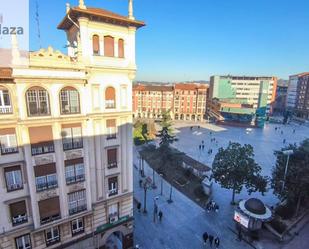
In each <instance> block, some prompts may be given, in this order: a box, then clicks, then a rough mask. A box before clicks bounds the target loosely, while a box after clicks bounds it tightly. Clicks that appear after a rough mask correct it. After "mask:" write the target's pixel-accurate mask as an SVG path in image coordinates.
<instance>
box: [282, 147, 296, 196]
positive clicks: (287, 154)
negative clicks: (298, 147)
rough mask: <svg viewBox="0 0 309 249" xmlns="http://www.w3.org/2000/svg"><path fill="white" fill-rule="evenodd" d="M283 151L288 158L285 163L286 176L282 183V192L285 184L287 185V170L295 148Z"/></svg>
mask: <svg viewBox="0 0 309 249" xmlns="http://www.w3.org/2000/svg"><path fill="white" fill-rule="evenodd" d="M282 153H283V155H286V156H288V158H287V160H286V165H285V170H284V177H283V183H282V189H281V192H283V190H284V186H285V180H286V175H287V172H288V166H289V160H290V155H292V154H293V153H294V151H293V150H284V151H282Z"/></svg>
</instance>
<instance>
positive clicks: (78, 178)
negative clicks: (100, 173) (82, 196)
mask: <svg viewBox="0 0 309 249" xmlns="http://www.w3.org/2000/svg"><path fill="white" fill-rule="evenodd" d="M65 180H66V183H67V184H71V183H76V182H83V181H85V174H83V175H76V176H69V177H66V178H65Z"/></svg>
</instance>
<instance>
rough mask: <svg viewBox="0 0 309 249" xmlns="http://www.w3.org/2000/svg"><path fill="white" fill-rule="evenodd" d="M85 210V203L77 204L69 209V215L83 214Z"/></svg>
mask: <svg viewBox="0 0 309 249" xmlns="http://www.w3.org/2000/svg"><path fill="white" fill-rule="evenodd" d="M85 202H86V201H85ZM85 210H87V204H86V203H84V204H79V205H78V206H75V207H69V214H70V215H73V214H77V213H80V212H83V211H85Z"/></svg>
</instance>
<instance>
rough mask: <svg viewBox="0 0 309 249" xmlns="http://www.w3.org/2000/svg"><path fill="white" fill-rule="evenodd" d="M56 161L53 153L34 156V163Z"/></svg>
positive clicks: (40, 163) (41, 163)
mask: <svg viewBox="0 0 309 249" xmlns="http://www.w3.org/2000/svg"><path fill="white" fill-rule="evenodd" d="M53 162H54V156H53V155H43V156H35V157H34V164H35V165H43V164H48V163H53Z"/></svg>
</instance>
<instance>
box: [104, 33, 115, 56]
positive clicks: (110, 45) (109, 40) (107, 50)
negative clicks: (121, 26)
mask: <svg viewBox="0 0 309 249" xmlns="http://www.w3.org/2000/svg"><path fill="white" fill-rule="evenodd" d="M104 55H105V56H109V57H114V37H112V36H104Z"/></svg>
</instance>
